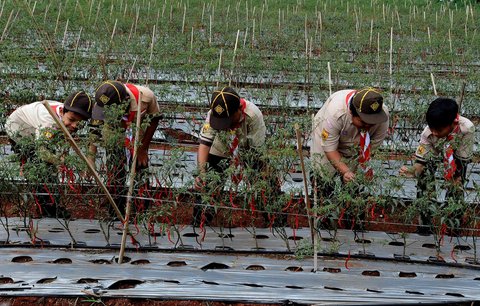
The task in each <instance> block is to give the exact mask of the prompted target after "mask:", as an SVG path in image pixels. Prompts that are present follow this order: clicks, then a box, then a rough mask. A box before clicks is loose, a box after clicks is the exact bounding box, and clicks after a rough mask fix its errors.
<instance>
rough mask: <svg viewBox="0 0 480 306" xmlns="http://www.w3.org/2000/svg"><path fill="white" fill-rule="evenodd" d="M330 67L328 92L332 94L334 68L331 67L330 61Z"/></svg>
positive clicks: (328, 65)
mask: <svg viewBox="0 0 480 306" xmlns="http://www.w3.org/2000/svg"><path fill="white" fill-rule="evenodd" d="M327 69H328V92H329V94H330V96H331V95H332V69H331V67H330V62H327Z"/></svg>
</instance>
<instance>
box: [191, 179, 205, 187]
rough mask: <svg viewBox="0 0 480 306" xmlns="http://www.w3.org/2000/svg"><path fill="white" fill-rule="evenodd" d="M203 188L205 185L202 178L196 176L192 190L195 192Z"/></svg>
mask: <svg viewBox="0 0 480 306" xmlns="http://www.w3.org/2000/svg"><path fill="white" fill-rule="evenodd" d="M204 186H205V183H204V182H203V180H202V178H201V177H200V176H197V177H196V178H195V182H194V183H193V188H195V190H202V189H203V187H204Z"/></svg>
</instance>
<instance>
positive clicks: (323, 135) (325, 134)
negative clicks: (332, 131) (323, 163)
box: [322, 128, 329, 140]
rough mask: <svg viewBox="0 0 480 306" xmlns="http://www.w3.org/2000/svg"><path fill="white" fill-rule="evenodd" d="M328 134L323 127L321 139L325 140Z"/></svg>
mask: <svg viewBox="0 0 480 306" xmlns="http://www.w3.org/2000/svg"><path fill="white" fill-rule="evenodd" d="M328 135H329V133H328V131H327V130H326V129H325V128H323V130H322V139H323V140H327V138H328Z"/></svg>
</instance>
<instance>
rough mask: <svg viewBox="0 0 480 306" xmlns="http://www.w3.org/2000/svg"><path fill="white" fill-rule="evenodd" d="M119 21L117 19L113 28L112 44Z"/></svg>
mask: <svg viewBox="0 0 480 306" xmlns="http://www.w3.org/2000/svg"><path fill="white" fill-rule="evenodd" d="M67 22H68V20H67ZM117 22H118V19H115V24H114V25H113V30H112V36H110V45H111V44H112V42H113V37H114V36H115V30H116V29H117Z"/></svg>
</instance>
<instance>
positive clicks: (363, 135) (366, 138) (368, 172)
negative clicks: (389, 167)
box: [358, 130, 373, 178]
mask: <svg viewBox="0 0 480 306" xmlns="http://www.w3.org/2000/svg"><path fill="white" fill-rule="evenodd" d="M370 150H371V142H370V134H369V133H368V131H364V130H361V131H360V156H359V157H358V162H359V163H360V167H362V169H363V171H364V172H365V176H366V177H367V178H372V176H373V169H372V168H370V167H369V166H367V163H368V162H369V161H370Z"/></svg>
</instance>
